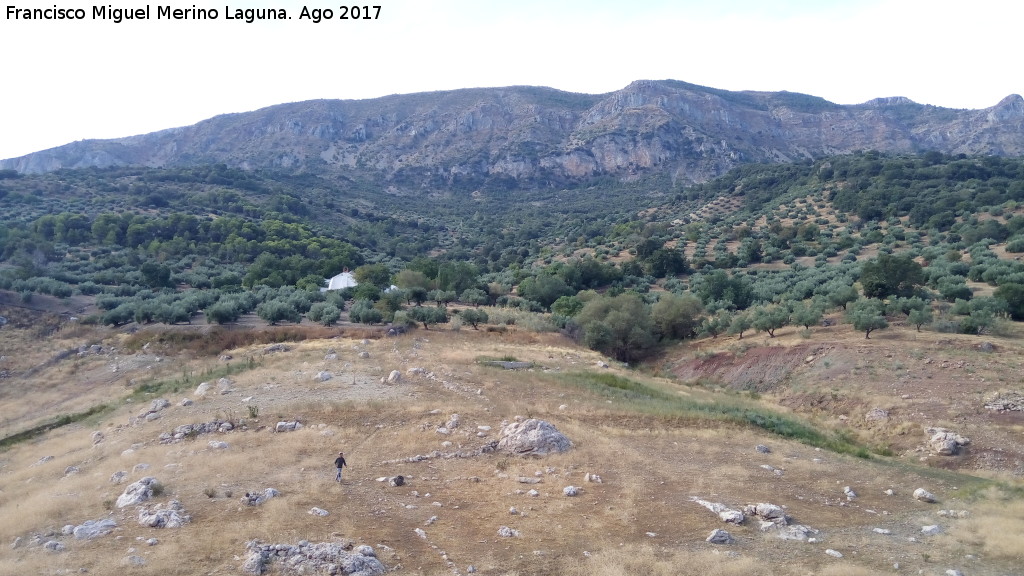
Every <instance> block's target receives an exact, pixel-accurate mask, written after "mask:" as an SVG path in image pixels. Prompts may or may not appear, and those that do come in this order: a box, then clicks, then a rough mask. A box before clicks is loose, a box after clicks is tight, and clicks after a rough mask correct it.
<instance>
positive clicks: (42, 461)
mask: <svg viewBox="0 0 1024 576" xmlns="http://www.w3.org/2000/svg"><path fill="white" fill-rule="evenodd" d="M50 460H53V456H43V457H42V458H40V459H39V460H36V463H35V464H33V466H42V465H43V464H46V463H47V462H49V461H50Z"/></svg>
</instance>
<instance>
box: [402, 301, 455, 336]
mask: <svg viewBox="0 0 1024 576" xmlns="http://www.w3.org/2000/svg"><path fill="white" fill-rule="evenodd" d="M406 315H407V316H408V317H409V319H410V320H413V321H415V322H419V323H421V324H423V329H424V330H430V325H431V324H444V323H447V322H448V311H447V310H445V309H444V308H441V307H435V306H417V307H416V308H411V309H409V310H406Z"/></svg>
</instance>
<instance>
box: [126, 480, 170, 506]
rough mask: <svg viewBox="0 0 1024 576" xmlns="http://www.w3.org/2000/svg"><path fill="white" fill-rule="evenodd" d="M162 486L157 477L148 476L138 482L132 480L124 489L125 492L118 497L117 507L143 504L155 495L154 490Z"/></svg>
mask: <svg viewBox="0 0 1024 576" xmlns="http://www.w3.org/2000/svg"><path fill="white" fill-rule="evenodd" d="M158 486H160V483H159V482H158V481H157V479H156V478H153V477H152V476H146V477H145V478H143V479H141V480H139V481H138V482H132V483H131V484H129V485H128V487H127V488H125V489H124V493H123V494H121V495H120V496H118V497H117V507H118V508H124V507H125V506H134V505H136V504H142V503H143V502H145V501H146V500H149V499H150V498H152V497H153V491H154V489H155V488H157V487H158Z"/></svg>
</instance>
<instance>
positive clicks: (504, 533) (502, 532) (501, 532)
mask: <svg viewBox="0 0 1024 576" xmlns="http://www.w3.org/2000/svg"><path fill="white" fill-rule="evenodd" d="M498 536H501V537H502V538H518V537H519V530H516V529H514V528H509V527H508V526H501V527H499V528H498Z"/></svg>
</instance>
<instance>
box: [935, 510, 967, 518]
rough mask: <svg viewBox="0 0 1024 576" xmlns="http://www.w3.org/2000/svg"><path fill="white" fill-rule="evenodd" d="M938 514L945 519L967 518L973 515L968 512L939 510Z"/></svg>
mask: <svg viewBox="0 0 1024 576" xmlns="http://www.w3.org/2000/svg"><path fill="white" fill-rule="evenodd" d="M936 514H938V515H939V516H942V517H943V518H967V517H968V516H970V515H971V513H970V512H968V511H967V510H939V511H938V512H936Z"/></svg>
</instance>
